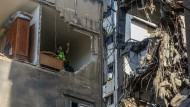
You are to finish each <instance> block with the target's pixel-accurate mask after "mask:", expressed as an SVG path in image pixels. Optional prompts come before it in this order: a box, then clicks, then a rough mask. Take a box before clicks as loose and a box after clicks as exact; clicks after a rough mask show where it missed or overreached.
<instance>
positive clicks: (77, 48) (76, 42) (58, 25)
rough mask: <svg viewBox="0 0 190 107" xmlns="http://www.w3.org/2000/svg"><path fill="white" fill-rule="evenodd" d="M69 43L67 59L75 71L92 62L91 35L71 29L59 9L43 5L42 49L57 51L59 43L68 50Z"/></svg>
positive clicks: (64, 49) (42, 50)
mask: <svg viewBox="0 0 190 107" xmlns="http://www.w3.org/2000/svg"><path fill="white" fill-rule="evenodd" d="M68 43H69V44H70V46H69V47H70V48H69V52H68V54H66V60H67V61H68V62H69V65H71V66H72V67H73V69H74V71H79V70H80V68H82V67H84V66H85V65H87V64H88V63H90V62H91V59H92V58H91V37H90V36H89V35H85V34H82V33H79V32H77V31H75V30H73V29H70V28H69V26H68V24H67V23H66V22H65V21H64V18H62V17H60V13H59V12H58V11H56V10H55V9H52V8H50V7H46V6H42V25H41V38H40V51H41V52H44V51H45V52H52V53H56V50H57V46H58V45H59V46H62V47H63V51H66V50H67V44H68ZM44 60H47V58H46V59H44ZM51 61H52V60H49V61H46V62H51ZM46 62H45V63H46Z"/></svg>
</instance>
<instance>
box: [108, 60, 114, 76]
mask: <svg viewBox="0 0 190 107" xmlns="http://www.w3.org/2000/svg"><path fill="white" fill-rule="evenodd" d="M113 71H114V62H112V63H110V64H109V65H108V73H113Z"/></svg>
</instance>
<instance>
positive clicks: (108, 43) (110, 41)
mask: <svg viewBox="0 0 190 107" xmlns="http://www.w3.org/2000/svg"><path fill="white" fill-rule="evenodd" d="M111 43H113V35H110V36H108V37H107V38H106V44H107V45H110V44H111Z"/></svg>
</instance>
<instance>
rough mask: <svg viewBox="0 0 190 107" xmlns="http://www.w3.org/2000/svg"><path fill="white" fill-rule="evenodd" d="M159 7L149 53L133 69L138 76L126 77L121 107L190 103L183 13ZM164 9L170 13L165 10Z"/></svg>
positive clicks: (179, 106)
mask: <svg viewBox="0 0 190 107" xmlns="http://www.w3.org/2000/svg"><path fill="white" fill-rule="evenodd" d="M172 3H173V2H172ZM161 4H162V3H161ZM162 5H163V7H162V8H161V11H162V15H161V17H160V22H159V27H158V29H156V30H155V31H154V32H153V33H152V34H151V37H150V38H148V39H149V43H148V45H147V51H148V52H147V54H146V56H145V57H143V58H141V61H140V62H139V68H138V69H136V72H137V73H138V72H141V73H140V74H138V76H137V75H134V76H131V75H126V78H125V79H126V81H125V83H124V87H126V88H125V89H124V95H125V96H126V97H125V98H123V100H122V101H121V102H122V104H123V106H124V107H132V106H137V105H138V106H150V107H155V106H164V107H168V106H173V107H187V106H188V105H189V103H190V99H189V93H190V89H189V86H190V84H189V79H188V60H187V46H186V35H185V30H184V29H185V23H184V17H183V11H181V9H178V8H179V7H176V6H173V5H174V4H170V3H166V4H162ZM166 5H167V6H169V5H170V8H172V6H173V7H174V8H172V9H173V11H172V10H170V11H169V10H164V8H166ZM176 8H177V9H176ZM162 9H163V10H162ZM130 105H131V106H130Z"/></svg>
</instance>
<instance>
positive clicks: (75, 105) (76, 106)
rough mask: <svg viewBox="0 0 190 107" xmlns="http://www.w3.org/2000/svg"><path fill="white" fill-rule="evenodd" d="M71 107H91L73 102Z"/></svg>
mask: <svg viewBox="0 0 190 107" xmlns="http://www.w3.org/2000/svg"><path fill="white" fill-rule="evenodd" d="M71 107H90V106H89V105H86V104H82V103H78V102H73V101H71Z"/></svg>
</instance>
